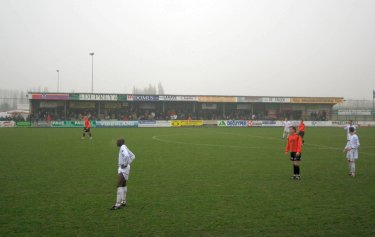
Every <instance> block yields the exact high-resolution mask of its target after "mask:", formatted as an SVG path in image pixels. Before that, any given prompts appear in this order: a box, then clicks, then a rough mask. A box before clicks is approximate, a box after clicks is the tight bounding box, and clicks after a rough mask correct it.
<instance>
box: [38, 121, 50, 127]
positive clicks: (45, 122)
mask: <svg viewBox="0 0 375 237" xmlns="http://www.w3.org/2000/svg"><path fill="white" fill-rule="evenodd" d="M34 125H36V126H37V127H51V124H50V123H48V122H47V121H38V122H36V123H34Z"/></svg>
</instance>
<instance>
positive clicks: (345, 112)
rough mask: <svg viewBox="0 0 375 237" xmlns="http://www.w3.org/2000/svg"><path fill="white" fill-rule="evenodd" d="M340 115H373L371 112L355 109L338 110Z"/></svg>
mask: <svg viewBox="0 0 375 237" xmlns="http://www.w3.org/2000/svg"><path fill="white" fill-rule="evenodd" d="M337 114H338V115H371V110H360V109H353V110H349V109H348V110H338V111H337Z"/></svg>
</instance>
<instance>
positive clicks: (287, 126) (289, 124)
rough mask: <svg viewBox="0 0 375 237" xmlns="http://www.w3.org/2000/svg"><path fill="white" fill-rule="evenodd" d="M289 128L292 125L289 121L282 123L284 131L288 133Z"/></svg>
mask: <svg viewBox="0 0 375 237" xmlns="http://www.w3.org/2000/svg"><path fill="white" fill-rule="evenodd" d="M291 126H292V123H291V122H290V121H286V122H284V131H286V132H289V129H290V127H291Z"/></svg>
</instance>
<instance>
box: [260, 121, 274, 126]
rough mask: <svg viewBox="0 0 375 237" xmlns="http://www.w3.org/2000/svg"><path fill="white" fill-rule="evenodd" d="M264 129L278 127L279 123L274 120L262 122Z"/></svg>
mask: <svg viewBox="0 0 375 237" xmlns="http://www.w3.org/2000/svg"><path fill="white" fill-rule="evenodd" d="M261 123H262V126H263V127H276V126H277V122H276V121H273V120H264V121H261Z"/></svg>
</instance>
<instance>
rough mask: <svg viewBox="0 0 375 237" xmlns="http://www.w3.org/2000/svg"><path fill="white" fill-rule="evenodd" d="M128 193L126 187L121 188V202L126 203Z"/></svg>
mask: <svg viewBox="0 0 375 237" xmlns="http://www.w3.org/2000/svg"><path fill="white" fill-rule="evenodd" d="M127 192H128V186H125V187H123V191H122V201H123V202H125V203H126V193H127Z"/></svg>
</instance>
